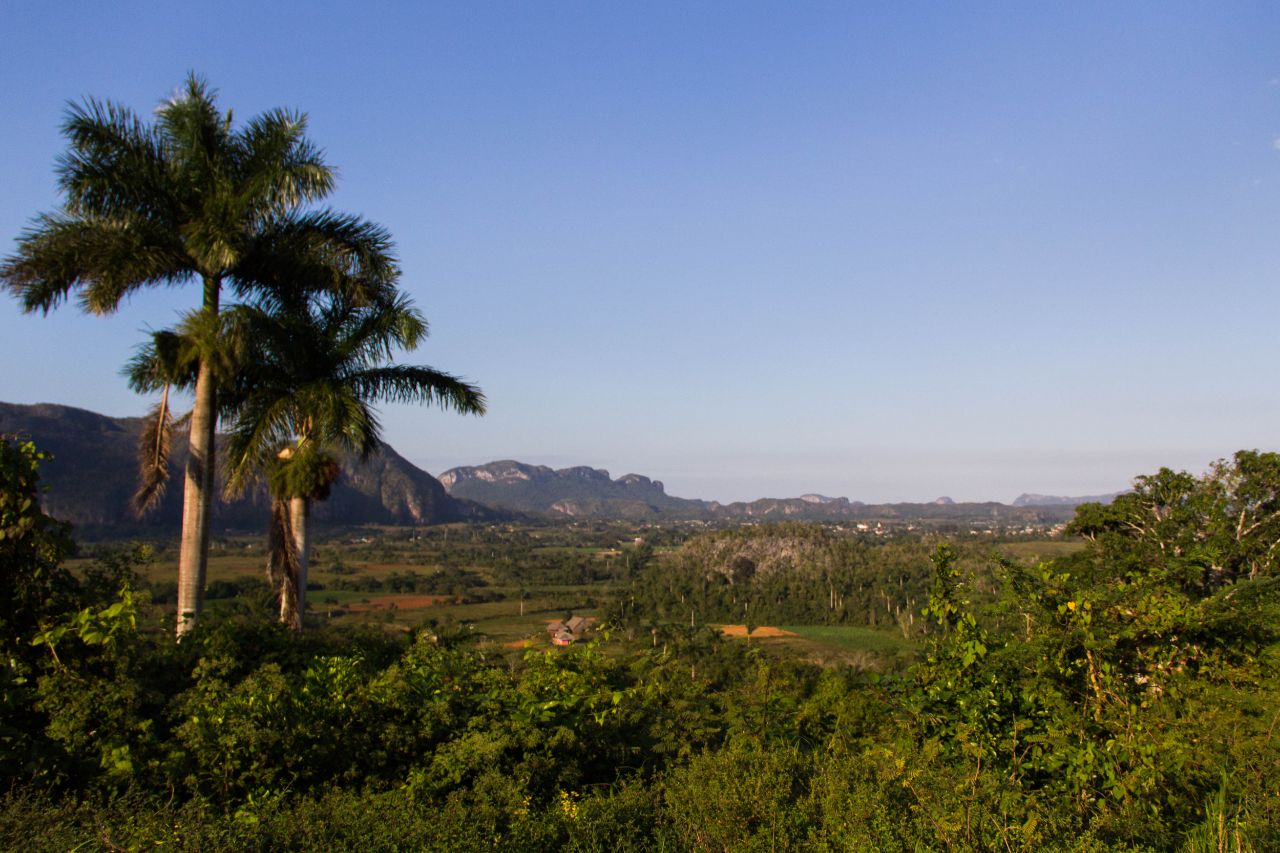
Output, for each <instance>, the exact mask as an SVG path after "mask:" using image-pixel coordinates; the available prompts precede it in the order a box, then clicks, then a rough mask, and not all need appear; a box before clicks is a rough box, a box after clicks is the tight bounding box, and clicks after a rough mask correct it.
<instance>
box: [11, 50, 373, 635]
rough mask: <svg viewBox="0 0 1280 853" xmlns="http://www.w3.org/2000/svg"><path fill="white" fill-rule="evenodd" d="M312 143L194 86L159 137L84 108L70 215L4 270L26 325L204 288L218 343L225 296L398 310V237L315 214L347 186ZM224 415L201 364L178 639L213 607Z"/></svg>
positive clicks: (61, 173)
mask: <svg viewBox="0 0 1280 853" xmlns="http://www.w3.org/2000/svg"><path fill="white" fill-rule="evenodd" d="M305 131H306V116H305V115H303V114H301V113H296V112H291V111H288V110H272V111H269V112H267V113H264V114H262V115H260V116H257V117H256V118H253V119H251V120H250V121H249V122H248V123H246V124H244V125H242V126H240V127H233V125H232V119H231V113H230V112H227V113H225V114H224V113H221V112H220V111H219V109H218V106H217V103H216V93H215V92H214V91H213V90H211V89H210V88H209V87H208V86H207V85H206V84H205V82H204V81H203V80H201V79H200V78H199V77H197V76H195V75H190V76H189V77H188V78H187V80H186V83H185V86H184V87H183V89H182V90H181V91H180V92H179V93H178V94H177V95H175V96H174V97H173V98H172V99H171V100H170V101H168V102H167V103H165V104H163V105H162V106H161V107H160V109H159V110H158V111H157V114H156V121H155V123H154V124H153V125H148V124H146V123H144V122H143V121H141V120H140V119H139V118H138V117H137V116H136V115H135V114H134V113H133V112H132V111H131V110H129V109H128V108H126V107H122V106H119V105H116V104H112V103H110V102H100V101H96V100H92V99H89V100H86V101H85V102H84V103H82V104H72V105H71V106H70V107H69V109H68V113H67V118H66V121H65V123H64V125H63V135H64V136H65V137H66V138H67V141H68V145H69V148H68V151H67V152H66V153H65V154H64V155H63V156H62V158H61V160H60V162H59V166H58V177H59V186H60V188H61V190H62V192H63V193H64V197H65V199H64V203H63V206H62V208H61V209H60V210H59V211H57V212H56V213H52V214H43V215H40V216H39V217H37V218H36V219H35V221H34V222H33V223H32V225H31V226H30V227H29V228H28V230H27V231H26V232H24V233H23V234H22V236H21V237H20V238H19V241H18V250H17V252H16V253H15V254H14V255H12V256H10V257H8V258H5V259H4V261H3V262H0V284H3V285H4V286H5V287H6V288H7V289H8V290H10V291H11V292H12V293H13V294H14V295H15V296H16V297H17V298H18V300H19V301H20V303H21V305H22V308H23V310H25V311H27V312H34V311H42V312H44V313H48V312H49V311H50V310H51V309H53V308H55V307H56V306H58V305H59V304H60V303H61V302H62V301H63V300H64V299H66V298H67V297H68V296H69V295H70V294H71V293H73V292H74V293H76V294H77V295H78V297H79V301H80V305H81V307H82V308H83V309H84V310H85V311H88V312H92V313H96V314H109V313H112V312H114V311H115V310H116V309H117V307H118V306H119V304H120V301H121V299H123V298H124V297H125V296H127V295H129V294H131V293H133V292H134V291H136V290H139V289H141V288H144V287H153V286H159V285H178V284H186V283H190V282H197V283H199V285H200V287H201V289H202V300H201V307H200V314H201V315H202V317H203V321H204V323H205V325H206V327H207V328H211V329H216V327H217V320H218V316H219V304H220V301H221V297H222V290H223V286H224V285H229V286H230V287H231V288H232V290H233V291H234V292H235V293H236V294H237V295H238V296H242V297H243V296H248V295H253V294H257V293H263V292H268V293H270V292H287V291H289V289H290V288H292V287H293V286H294V285H293V282H296V281H300V280H306V281H308V282H309V285H310V286H312V287H314V286H317V285H327V286H330V287H335V288H336V287H343V286H347V287H354V288H355V289H356V290H355V292H354V293H352V294H350V295H351V296H352V298H354V299H356V300H357V301H358V300H359V299H366V300H368V299H373V298H375V297H376V298H381V297H384V296H385V295H386V294H387V293H388V292H389V290H390V289H391V288H393V287H394V282H395V279H396V276H397V272H398V271H397V269H396V265H395V262H394V260H393V258H392V257H391V254H390V241H389V238H388V236H387V234H386V233H385V232H384V231H383V230H382V229H381V228H379V227H377V226H375V225H372V224H370V223H367V222H365V221H363V220H361V219H359V218H357V217H352V216H346V215H341V214H337V213H334V212H333V211H330V210H327V209H313V208H310V207H308V205H309V204H310V203H311V202H314V201H316V200H318V199H321V198H323V197H324V196H325V195H327V194H328V193H329V192H330V191H331V190H332V188H333V186H334V176H333V171H332V170H331V169H330V168H329V167H328V166H327V165H325V163H324V162H323V159H322V157H321V154H320V152H319V151H318V150H317V149H316V148H315V146H314V145H312V144H311V143H310V142H309V141H308V140H307V138H306V136H305ZM204 343H205V347H206V349H208V348H216V347H217V345H218V341H217V339H216V338H213V339H209V340H207V341H205V342H204ZM217 411H218V383H217V380H216V377H215V376H214V372H213V370H212V366H211V365H210V364H209V363H208V360H207V359H205V358H201V359H200V361H199V363H198V365H197V367H196V378H195V383H194V406H193V409H192V414H191V424H190V439H189V441H190V455H189V456H188V459H187V467H186V477H185V491H184V495H183V516H182V542H181V550H180V555H179V567H178V619H177V632H178V636H179V637H181V636H182V635H183V634H184V633H186V632H187V631H189V630H190V629H191V628H192V627H193V626H194V625H195V621H196V619H197V618H198V616H199V614H200V610H201V606H202V604H203V593H204V584H205V570H206V565H207V560H208V548H209V504H210V497H211V494H212V489H213V472H214V443H213V437H214V429H215V425H216V420H217Z"/></svg>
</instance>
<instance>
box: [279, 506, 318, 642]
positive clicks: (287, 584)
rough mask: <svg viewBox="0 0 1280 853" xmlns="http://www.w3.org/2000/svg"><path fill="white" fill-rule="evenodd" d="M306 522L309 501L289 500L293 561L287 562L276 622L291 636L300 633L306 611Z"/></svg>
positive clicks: (309, 512) (308, 558) (307, 546)
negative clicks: (285, 626) (291, 632)
mask: <svg viewBox="0 0 1280 853" xmlns="http://www.w3.org/2000/svg"><path fill="white" fill-rule="evenodd" d="M310 518H311V500H310V498H290V499H289V527H290V533H291V534H292V536H293V547H294V553H295V555H296V557H297V559H296V560H293V561H290V562H289V564H288V567H287V570H286V575H285V581H284V585H283V588H282V589H281V591H280V621H281V622H282V623H284V624H285V625H288V626H289V627H290V628H291V629H293V631H295V632H300V631H301V630H302V617H303V615H305V613H306V609H307V565H308V563H309V562H310V557H311V553H310V551H311V545H310V540H309V538H308V535H307V534H308V530H307V524H308V521H309V520H310Z"/></svg>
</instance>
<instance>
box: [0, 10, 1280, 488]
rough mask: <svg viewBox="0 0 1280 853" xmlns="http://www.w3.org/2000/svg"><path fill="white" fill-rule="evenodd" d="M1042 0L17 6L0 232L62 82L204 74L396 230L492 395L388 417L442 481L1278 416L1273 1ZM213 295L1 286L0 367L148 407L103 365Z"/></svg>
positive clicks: (1194, 434)
mask: <svg viewBox="0 0 1280 853" xmlns="http://www.w3.org/2000/svg"><path fill="white" fill-rule="evenodd" d="M1047 5H1048V4H985V5H982V6H978V5H977V4H929V3H904V4H889V3H880V4H869V3H829V4H827V3H821V4H817V3H785V4H783V3H777V4H753V3H744V2H733V3H723V4H703V3H695V4H684V3H662V4H658V3H645V4H639V3H635V4H601V3H568V2H557V3H554V4H552V3H510V4H496V3H473V4H447V5H446V4H410V3H405V4H391V3H378V4H366V5H363V6H360V7H358V8H357V7H354V6H348V5H345V4H324V3H308V4H297V5H288V4H276V5H273V6H272V7H271V8H268V9H262V8H258V7H257V6H256V5H251V4H245V5H241V6H238V7H237V6H236V5H235V4H205V5H202V6H200V7H198V8H197V7H195V6H193V5H191V4H186V5H178V4H154V3H150V4H140V3H120V4H59V3H53V2H50V3H40V4H35V3H7V4H3V5H0V30H2V31H3V32H5V33H6V39H5V41H6V50H5V52H4V53H3V54H0V83H3V85H2V86H0V108H2V109H0V114H2V115H3V116H4V122H3V129H0V186H2V187H3V191H2V192H0V251H3V252H4V253H6V254H7V253H9V252H11V251H12V249H13V240H14V238H16V237H17V235H18V234H19V233H20V231H21V230H22V229H23V227H24V226H25V225H26V224H27V223H28V221H29V220H30V218H31V217H32V216H33V215H34V214H35V213H37V212H38V211H43V210H49V209H52V208H54V207H56V205H57V204H58V201H59V200H58V197H57V195H56V191H55V186H54V178H53V164H54V160H55V157H56V156H57V154H58V153H59V152H60V151H61V150H62V148H63V142H62V140H61V138H60V136H59V132H58V126H59V123H60V120H61V117H62V113H63V109H64V107H65V103H66V102H67V101H68V100H69V99H77V98H80V97H82V96H86V95H92V96H96V97H102V98H109V99H113V100H116V101H119V102H122V103H124V104H127V105H130V106H132V107H133V108H135V109H136V110H138V111H139V112H142V113H144V114H146V113H149V112H150V110H151V109H152V108H153V107H154V106H155V105H156V104H157V103H158V102H159V101H161V100H162V99H163V98H165V97H166V96H167V95H168V94H169V93H170V92H171V91H172V90H173V89H174V88H175V87H176V86H177V85H178V84H179V83H180V82H181V80H182V79H183V77H184V75H185V74H186V73H187V71H188V70H195V71H197V72H199V73H201V74H203V75H205V76H206V77H207V78H208V80H209V81H210V82H211V83H212V84H213V85H214V86H215V87H217V88H218V89H219V91H220V97H221V103H222V105H223V106H224V107H227V108H231V109H233V110H234V111H235V115H236V116H238V117H240V118H247V117H249V116H251V115H254V114H256V113H257V112H260V111H262V110H264V109H267V108H271V107H276V106H288V107H294V108H297V109H301V110H303V111H306V112H307V113H308V114H309V115H310V120H311V125H310V127H311V137H312V139H313V140H314V141H316V142H317V143H318V144H319V145H320V146H322V147H323V148H324V149H325V150H326V152H327V156H328V159H329V161H330V162H331V163H333V164H334V165H336V166H337V167H338V168H339V170H340V180H341V183H340V188H339V191H338V192H337V193H336V194H335V195H334V197H333V199H332V203H333V205H334V206H335V207H337V208H339V209H343V210H349V211H353V212H357V213H360V214H363V215H364V216H366V217H368V218H370V219H373V220H375V221H377V222H380V223H382V224H384V225H385V226H387V227H388V228H389V229H390V230H391V232H392V233H393V234H394V235H395V238H396V241H397V247H398V253H399V256H400V258H401V261H402V265H403V268H404V280H403V285H404V287H405V288H406V289H407V290H408V291H409V292H410V293H412V294H413V296H414V298H415V299H416V301H417V304H418V305H419V307H420V308H421V309H422V310H423V311H424V313H425V314H426V315H427V317H428V318H429V319H430V321H431V324H432V336H431V338H430V339H429V340H428V341H427V343H426V344H425V345H424V346H423V347H422V348H421V349H419V350H418V351H416V352H415V353H412V354H410V355H409V356H407V360H411V361H414V362H418V363H427V364H431V365H433V366H435V367H439V368H442V369H446V370H451V371H454V372H457V373H461V374H464V375H466V376H467V377H468V378H471V379H473V380H475V381H476V382H478V383H479V384H480V385H481V386H482V387H483V388H484V390H485V391H486V393H487V394H488V396H489V398H490V400H491V403H492V410H491V413H490V414H489V415H488V416H487V417H485V418H483V419H474V418H460V417H458V416H455V415H448V414H444V413H440V412H437V411H434V410H428V409H421V408H410V407H402V406H392V407H385V408H384V409H383V422H384V426H385V430H386V437H387V438H388V440H389V441H390V442H391V443H392V444H393V445H394V446H395V447H396V448H397V449H398V450H400V451H401V452H402V453H404V454H405V455H406V456H408V457H409V458H410V459H412V460H413V461H415V462H417V463H419V464H420V465H422V466H424V467H425V468H427V469H428V470H430V471H432V472H433V473H439V472H440V471H442V470H444V469H445V468H448V467H451V466H453V465H458V464H475V463H481V462H485V461H489V460H492V459H498V458H518V459H521V460H524V461H528V462H540V463H545V464H550V465H554V466H564V465H572V464H588V465H593V466H597V467H604V468H608V469H609V470H610V471H611V472H612V473H613V474H614V476H620V475H622V474H624V473H627V472H630V471H636V472H640V473H644V474H647V475H650V476H653V477H655V478H658V479H662V480H664V481H665V482H666V484H667V490H668V491H669V492H670V493H672V494H676V495H680V496H686V497H704V498H715V499H720V500H737V499H753V498H756V497H761V496H765V495H768V496H785V495H795V494H800V493H802V492H809V491H816V492H822V493H825V494H832V495H847V496H849V497H851V498H855V499H862V500H931V499H932V498H934V497H937V496H939V495H943V494H947V495H950V496H952V497H954V498H956V499H957V500H987V499H993V500H1005V501H1007V500H1012V499H1013V498H1014V497H1015V496H1016V495H1017V494H1018V493H1019V492H1022V491H1036V492H1046V493H1059V494H1082V493H1093V492H1101V491H1110V490H1113V489H1118V488H1122V487H1124V486H1125V485H1126V484H1127V483H1128V482H1129V480H1130V479H1131V478H1132V477H1133V476H1134V475H1136V474H1141V473H1148V472H1151V471H1153V470H1154V469H1155V468H1158V467H1159V466H1161V465H1169V466H1172V467H1179V468H1188V469H1190V470H1194V471H1199V470H1203V468H1204V467H1205V466H1206V465H1207V463H1208V462H1210V461H1211V460H1212V459H1215V458H1218V457H1221V456H1226V455H1229V454H1230V453H1232V452H1233V451H1235V450H1237V449H1240V448H1244V447H1248V448H1253V447H1257V448H1262V449H1275V447H1276V440H1275V438H1276V430H1277V425H1278V424H1280V387H1278V385H1280V383H1277V381H1276V378H1275V376H1276V368H1275V365H1276V364H1277V363H1280V337H1278V336H1277V335H1276V334H1275V333H1274V328H1275V325H1276V318H1277V315H1278V314H1280V287H1278V286H1277V285H1280V53H1278V52H1277V51H1276V49H1275V45H1276V39H1277V36H1280V6H1276V5H1275V4H1263V3H1258V4H1175V3H1158V4H1157V3H1153V4H1139V3H1134V4H1104V3H1098V4H1086V3H1080V4H1063V5H1062V6H1061V7H1060V8H1056V9H1052V8H1047ZM215 6H216V8H215ZM962 6H966V7H969V8H962ZM196 300H197V294H196V293H195V291H194V290H192V289H177V290H172V291H163V292H156V293H150V294H145V295H141V296H138V297H136V298H135V299H133V300H132V301H131V302H130V303H129V304H127V305H125V306H124V307H123V308H122V309H121V311H120V312H119V313H118V314H117V315H116V316H113V317H111V318H106V319H103V318H97V317H85V316H82V315H79V314H77V313H76V311H75V309H74V308H71V307H64V308H63V309H60V310H59V311H57V312H55V313H54V314H52V315H50V316H49V317H47V318H42V317H39V316H26V315H22V314H21V313H20V312H19V311H18V309H17V307H16V304H15V303H14V302H13V301H12V300H11V299H8V298H7V297H5V298H3V299H0V338H3V340H4V341H5V342H6V344H5V347H4V349H5V353H6V356H5V358H6V368H5V369H4V370H3V372H0V399H3V400H6V401H12V402H24V403H26V402H37V401H50V402H58V403H66V404H71V405H78V406H82V407H85V408H89V409H94V410H97V411H102V412H106V413H109V414H113V415H128V414H139V413H141V412H142V411H143V409H144V408H145V407H146V406H147V405H148V404H149V401H147V400H143V399H140V398H138V397H135V396H134V395H132V394H131V393H130V392H129V391H128V389H127V388H126V387H125V385H124V382H123V380H122V379H121V378H120V376H119V372H118V371H119V368H120V366H121V365H122V364H123V363H124V362H125V361H126V360H127V358H128V356H129V354H130V353H131V351H132V348H133V346H134V345H135V344H136V343H137V342H138V341H139V340H140V339H141V337H142V334H143V332H144V331H145V330H146V329H148V328H158V327H162V326H165V325H168V324H169V323H170V322H171V321H172V319H173V318H174V317H175V316H176V313H177V312H179V311H181V310H184V309H187V308H189V307H191V306H193V305H194V304H195V302H196ZM6 301H7V304H5V302H6Z"/></svg>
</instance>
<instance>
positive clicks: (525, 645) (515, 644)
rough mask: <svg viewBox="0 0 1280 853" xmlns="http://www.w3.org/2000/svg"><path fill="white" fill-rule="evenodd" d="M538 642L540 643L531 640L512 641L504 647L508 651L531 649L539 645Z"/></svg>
mask: <svg viewBox="0 0 1280 853" xmlns="http://www.w3.org/2000/svg"><path fill="white" fill-rule="evenodd" d="M537 642H538V641H537V640H530V639H524V640H512V641H511V642H509V643H505V644H504V645H505V646H506V647H507V648H508V649H529V648H533V647H534V646H535V645H537Z"/></svg>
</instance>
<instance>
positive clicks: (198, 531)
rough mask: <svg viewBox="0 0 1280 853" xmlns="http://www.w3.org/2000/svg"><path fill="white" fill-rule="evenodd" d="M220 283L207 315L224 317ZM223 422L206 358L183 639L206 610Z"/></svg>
mask: <svg viewBox="0 0 1280 853" xmlns="http://www.w3.org/2000/svg"><path fill="white" fill-rule="evenodd" d="M220 285H221V282H220V281H219V280H218V279H217V278H208V277H207V278H205V280H204V310H205V311H206V312H208V313H212V314H213V315H215V316H216V315H217V313H218V291H219V289H220ZM217 422H218V389H217V386H216V382H215V380H214V376H213V368H212V366H211V365H210V364H209V363H208V361H207V360H205V359H201V361H200V367H199V370H198V372H197V373H196V399H195V405H194V406H193V407H192V410H191V441H190V445H189V447H190V452H189V453H188V455H187V471H186V481H185V483H184V487H183V493H182V542H181V544H180V546H179V550H178V626H177V632H178V639H179V640H181V639H182V637H183V635H185V634H187V633H188V632H189V631H191V629H192V628H194V627H195V625H196V620H197V619H199V618H200V611H201V610H202V609H203V607H204V584H205V576H206V574H207V571H208V566H209V504H210V501H211V499H212V497H213V489H214V482H213V471H214V465H213V459H214V446H213V441H214V428H215V427H216V425H217Z"/></svg>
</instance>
